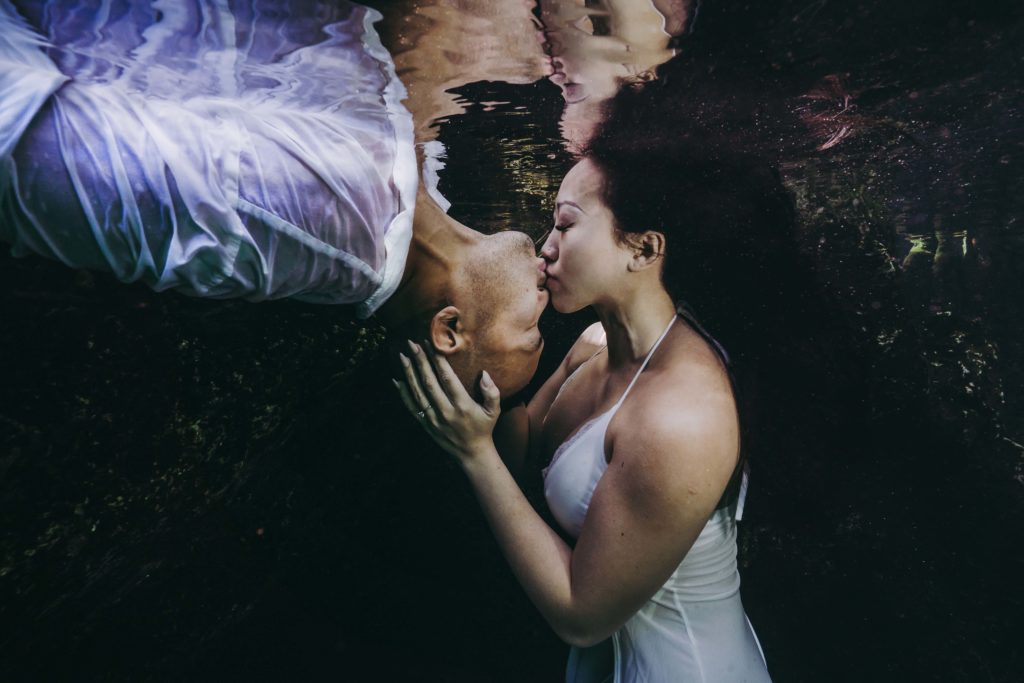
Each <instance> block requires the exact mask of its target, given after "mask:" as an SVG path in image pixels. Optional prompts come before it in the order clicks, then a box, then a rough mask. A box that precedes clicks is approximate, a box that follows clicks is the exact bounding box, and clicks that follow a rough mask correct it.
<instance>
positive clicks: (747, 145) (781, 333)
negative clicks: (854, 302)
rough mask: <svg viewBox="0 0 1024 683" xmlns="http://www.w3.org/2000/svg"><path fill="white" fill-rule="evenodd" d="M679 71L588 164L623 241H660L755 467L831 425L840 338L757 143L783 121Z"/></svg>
mask: <svg viewBox="0 0 1024 683" xmlns="http://www.w3.org/2000/svg"><path fill="white" fill-rule="evenodd" d="M678 62H679V58H677V59H676V60H673V62H669V64H667V65H666V66H665V67H663V68H662V69H661V71H660V72H659V73H660V78H659V79H657V80H654V81H648V82H644V83H639V84H636V85H631V86H627V87H625V88H624V89H623V90H622V91H621V92H620V93H619V94H618V95H617V96H616V97H615V98H614V99H613V100H612V102H611V103H610V106H609V109H608V112H607V119H606V121H605V122H604V124H603V125H602V127H601V128H600V130H599V131H598V132H597V133H596V135H595V137H594V138H593V140H592V141H591V142H590V144H589V146H588V148H587V149H586V151H585V155H586V156H587V157H588V158H590V159H591V160H592V161H593V162H594V163H595V164H596V165H597V166H598V167H599V168H600V169H601V171H602V174H603V177H604V185H603V199H604V201H605V203H606V204H607V206H608V207H609V208H610V209H611V211H612V213H613V215H614V216H615V219H616V224H617V225H616V227H617V229H618V230H619V232H620V235H621V236H622V238H623V239H624V240H628V239H629V235H630V234H637V233H642V232H644V231H647V230H654V231H658V232H661V233H663V234H664V235H665V241H666V246H665V254H664V259H665V262H664V269H663V283H664V285H665V288H666V289H667V290H668V292H669V294H671V295H672V296H673V297H674V298H675V299H676V300H677V301H680V302H685V304H686V305H687V306H688V307H689V308H690V309H691V311H693V313H694V314H695V316H696V317H697V319H698V320H699V321H700V322H701V323H702V324H703V326H704V327H705V328H706V329H707V330H708V331H709V332H710V334H711V335H712V336H714V337H715V338H716V339H717V340H718V341H719V342H720V343H721V345H722V346H724V347H725V349H726V351H727V352H728V354H729V356H730V358H731V360H732V370H733V373H734V376H735V379H736V385H737V394H738V396H737V399H738V401H739V406H740V415H741V421H742V423H743V424H742V429H743V433H744V454H745V456H746V457H748V458H750V459H751V461H752V462H753V463H754V466H755V468H756V467H757V465H756V463H757V460H758V459H759V458H760V455H761V454H762V453H763V452H765V451H772V452H778V451H779V450H784V449H789V448H793V447H801V446H800V442H801V437H800V435H799V434H796V433H795V430H794V429H793V428H792V425H793V424H794V421H795V420H796V419H798V418H797V415H798V414H799V415H802V416H807V415H808V413H807V410H808V407H809V406H810V410H811V411H812V412H813V411H814V410H819V411H822V414H821V415H820V416H819V420H825V421H829V420H831V421H835V420H834V418H835V417H836V415H828V411H829V410H830V409H833V410H834V409H836V408H837V406H838V405H839V404H840V403H841V402H837V401H829V400H827V396H828V395H829V394H831V393H833V392H834V391H836V389H837V386H838V384H841V383H842V382H843V381H845V380H844V377H845V374H846V373H845V372H844V371H840V367H841V366H843V365H844V362H843V360H842V356H843V353H844V352H843V350H842V346H843V345H842V339H843V336H844V335H843V332H842V330H841V328H840V326H839V325H838V324H837V322H836V321H837V320H838V317H837V316H835V315H834V312H833V309H832V307H831V306H830V304H829V302H828V300H827V298H826V297H825V295H824V293H823V290H822V288H821V287H820V286H819V285H818V284H817V283H816V279H815V275H814V271H813V268H812V267H811V264H810V262H809V261H808V260H807V259H806V258H805V257H804V255H803V254H802V253H801V251H800V248H799V246H798V239H797V232H796V231H797V228H798V225H797V212H796V209H795V207H794V202H793V199H792V197H791V194H790V193H789V191H788V190H787V188H786V187H785V185H784V183H783V181H782V177H781V176H780V173H779V171H778V168H777V162H778V159H777V155H775V154H773V152H772V151H771V150H772V149H773V147H772V144H773V142H772V140H769V142H768V143H767V144H759V142H758V138H759V136H760V137H768V138H771V137H772V134H773V132H775V133H777V131H778V130H780V128H782V127H785V126H788V125H789V124H790V123H791V121H790V120H789V119H787V118H786V117H785V116H779V115H778V112H777V111H776V112H773V111H771V110H769V109H768V108H767V107H765V106H763V105H762V104H760V103H752V102H744V101H743V98H744V95H743V92H742V89H741V90H740V91H736V90H730V92H728V93H723V92H721V91H719V92H713V91H710V89H708V91H705V92H702V91H701V90H700V89H697V88H695V87H692V85H693V84H692V82H691V83H686V82H685V81H683V80H682V79H680V78H678V77H676V78H673V75H676V72H677V71H678V70H679V69H680V68H684V67H680V66H679V64H678ZM769 122H770V123H771V124H773V125H769ZM775 124H778V125H775ZM775 139H777V137H776V138H775ZM773 157H775V158H773ZM847 367H848V366H847ZM769 460H770V458H769Z"/></svg>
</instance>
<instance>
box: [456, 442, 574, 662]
mask: <svg viewBox="0 0 1024 683" xmlns="http://www.w3.org/2000/svg"><path fill="white" fill-rule="evenodd" d="M462 465H463V470H464V471H465V472H466V475H467V476H468V478H469V481H470V483H471V485H472V486H473V490H474V492H475V493H476V496H477V499H478V500H479V502H480V507H481V508H482V509H483V512H484V516H485V517H486V518H487V521H488V523H489V524H490V527H491V530H492V532H493V533H494V536H495V538H497V540H498V545H499V546H500V547H501V550H502V552H503V553H504V555H505V558H506V559H507V560H508V563H509V565H510V566H511V567H512V572H513V573H514V574H515V576H516V578H517V579H518V580H519V583H520V584H521V585H522V586H523V589H524V590H525V591H526V594H527V596H528V597H529V598H530V600H531V601H532V602H533V604H534V605H535V606H536V607H537V609H538V610H539V611H540V613H541V614H542V615H543V616H544V618H545V619H546V620H547V622H548V623H549V624H550V625H551V627H552V628H553V629H554V631H555V633H557V634H558V635H559V637H561V638H562V639H563V640H565V641H566V642H568V643H570V644H589V643H590V642H592V641H593V638H592V634H589V633H587V628H586V626H587V622H588V620H587V619H586V617H585V615H584V614H583V613H582V610H580V609H579V606H578V605H576V604H575V603H574V601H573V590H572V549H571V548H570V547H569V545H568V544H567V543H566V542H565V541H564V540H562V538H561V537H560V536H559V535H558V534H557V533H555V531H554V530H553V529H552V528H551V527H550V526H548V524H547V523H546V522H545V521H544V520H543V519H542V518H541V517H540V515H539V514H537V511H536V510H534V509H533V506H531V505H530V503H529V501H527V500H526V497H525V496H524V495H523V492H522V491H521V490H520V489H519V486H518V485H517V484H516V482H515V480H514V479H513V478H512V475H511V474H510V472H509V471H508V468H507V467H506V466H505V464H504V462H503V461H502V459H501V457H500V456H499V455H498V452H497V450H496V449H494V448H493V447H492V448H490V449H487V450H485V451H482V452H480V453H477V454H476V455H475V456H474V457H473V458H471V459H469V460H468V461H464V462H463V463H462Z"/></svg>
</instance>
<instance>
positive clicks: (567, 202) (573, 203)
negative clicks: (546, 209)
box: [555, 199, 586, 213]
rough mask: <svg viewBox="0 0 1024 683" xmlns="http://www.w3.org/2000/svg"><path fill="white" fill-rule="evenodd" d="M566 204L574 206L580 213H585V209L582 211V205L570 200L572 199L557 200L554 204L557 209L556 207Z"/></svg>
mask: <svg viewBox="0 0 1024 683" xmlns="http://www.w3.org/2000/svg"><path fill="white" fill-rule="evenodd" d="M566 205H568V206H571V207H574V208H575V209H576V210H578V211H579V212H580V213H586V211H584V210H583V207H582V206H580V205H579V204H577V203H576V202H572V201H569V200H568V199H567V200H565V201H564V202H558V203H557V204H555V210H556V211H557V210H558V209H559V208H560V207H562V206H566Z"/></svg>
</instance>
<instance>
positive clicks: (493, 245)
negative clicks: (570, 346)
mask: <svg viewBox="0 0 1024 683" xmlns="http://www.w3.org/2000/svg"><path fill="white" fill-rule="evenodd" d="M477 248H478V249H479V252H478V253H474V254H473V259H472V262H471V263H470V264H469V266H468V267H469V268H470V269H471V270H472V276H471V277H469V278H466V279H465V280H464V281H463V282H465V283H466V285H467V286H466V287H465V289H468V290H471V291H463V292H460V293H459V298H460V299H462V300H463V301H465V302H466V305H465V306H464V310H467V311H468V312H469V315H468V319H467V323H468V324H470V325H471V327H472V329H471V330H470V334H471V336H472V337H473V351H472V355H473V357H474V358H473V361H474V362H473V364H472V365H473V366H474V369H475V370H477V371H480V370H486V371H487V373H488V374H489V375H490V376H491V378H492V379H493V380H494V382H495V384H497V386H498V388H499V389H500V390H501V395H502V396H503V397H508V396H511V395H512V394H514V393H516V392H518V391H520V390H521V389H522V388H523V387H525V386H526V385H527V384H528V383H529V381H530V379H531V378H532V377H533V374H534V373H535V372H536V371H537V363H538V362H539V361H540V353H541V350H542V349H543V348H544V339H543V337H542V336H541V334H540V329H538V327H537V323H538V321H539V320H540V316H541V313H543V312H544V307H545V306H547V303H548V292H547V290H546V289H544V271H543V263H544V261H543V260H542V259H541V258H539V257H538V256H537V255H536V253H535V251H534V245H533V240H531V239H530V237H529V236H528V235H526V234H525V233H521V232H501V233H497V234H495V235H491V236H489V237H487V238H486V239H484V240H483V241H482V242H481V243H480V244H479V245H478V247H477Z"/></svg>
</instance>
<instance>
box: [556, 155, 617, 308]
mask: <svg viewBox="0 0 1024 683" xmlns="http://www.w3.org/2000/svg"><path fill="white" fill-rule="evenodd" d="M602 181H603V175H602V173H601V171H600V169H599V168H598V167H597V166H596V165H594V163H593V162H591V161H590V160H589V159H584V160H583V161H580V162H579V163H578V164H576V165H575V166H573V167H572V169H571V170H570V171H569V173H567V174H566V176H565V178H564V179H563V180H562V186H561V187H560V188H559V190H558V196H557V198H556V199H555V216H554V218H555V225H554V228H553V229H552V230H551V233H550V234H549V235H548V237H547V239H546V240H545V241H544V247H543V248H542V249H541V256H542V257H544V260H545V262H546V266H545V272H546V273H547V288H548V291H549V292H551V305H552V306H554V308H555V310H556V311H558V312H559V313H572V312H574V311H578V310H580V309H582V308H584V307H586V306H591V305H594V304H601V303H603V302H604V301H605V300H606V299H607V298H608V297H609V294H611V293H614V292H616V291H617V290H618V289H619V287H620V286H621V281H622V278H623V277H624V275H625V274H626V272H627V271H626V267H627V265H628V263H629V261H630V258H631V256H632V254H631V252H630V251H629V250H628V249H626V248H625V247H624V246H623V245H622V244H620V243H619V241H618V240H617V239H616V236H615V217H614V215H613V214H612V212H611V209H609V208H608V206H607V205H606V204H605V203H604V200H603V199H602V197H601V184H602Z"/></svg>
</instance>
